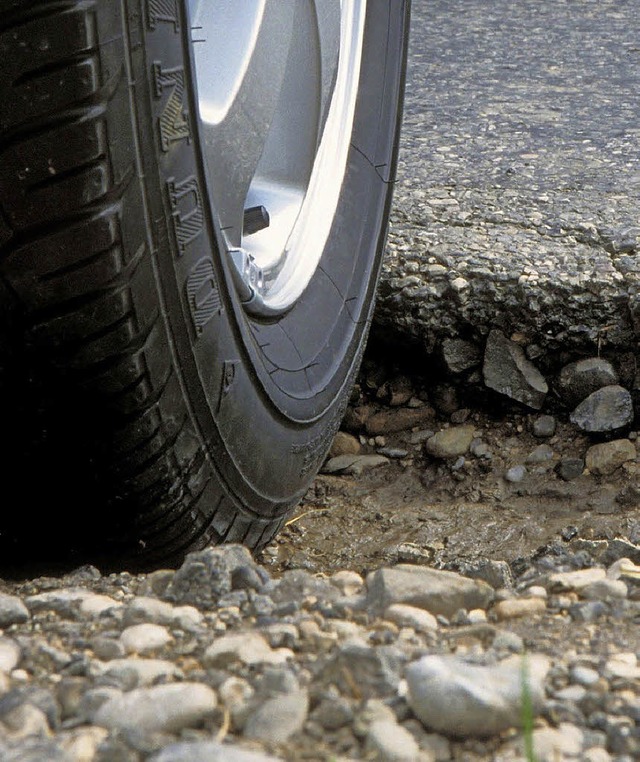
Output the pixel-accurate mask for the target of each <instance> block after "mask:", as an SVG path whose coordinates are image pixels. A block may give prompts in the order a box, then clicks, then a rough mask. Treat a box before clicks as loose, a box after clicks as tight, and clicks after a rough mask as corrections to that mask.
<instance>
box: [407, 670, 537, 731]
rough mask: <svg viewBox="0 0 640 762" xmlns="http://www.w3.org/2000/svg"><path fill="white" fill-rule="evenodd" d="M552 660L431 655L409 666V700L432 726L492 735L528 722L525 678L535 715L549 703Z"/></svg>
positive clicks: (435, 728) (440, 728)
mask: <svg viewBox="0 0 640 762" xmlns="http://www.w3.org/2000/svg"><path fill="white" fill-rule="evenodd" d="M548 669H549V661H548V659H547V658H546V657H544V656H540V655H531V656H529V657H527V658H526V659H522V658H520V657H509V658H508V659H505V660H504V661H502V662H499V663H498V664H496V665H490V666H481V665H477V664H471V663H469V662H466V661H463V660H462V659H459V658H458V657H455V656H425V657H423V658H422V659H420V660H419V661H417V662H413V663H412V664H410V665H409V666H408V667H407V669H406V676H407V684H408V689H409V692H408V701H409V705H410V706H411V708H412V710H413V711H414V713H415V714H416V716H417V717H418V718H419V719H420V720H421V721H422V722H423V723H424V725H425V726H426V727H428V728H431V729H433V730H436V731H437V732H439V733H443V734H444V735H448V736H463V737H465V736H487V735H492V734H494V733H500V732H502V731H503V730H506V729H507V728H512V727H519V726H520V724H521V723H522V718H523V711H522V702H523V698H522V695H523V690H522V682H523V680H527V682H528V685H529V697H530V700H531V707H532V710H533V712H534V714H537V713H538V712H540V711H541V709H542V706H543V703H544V680H545V677H546V674H547V671H548Z"/></svg>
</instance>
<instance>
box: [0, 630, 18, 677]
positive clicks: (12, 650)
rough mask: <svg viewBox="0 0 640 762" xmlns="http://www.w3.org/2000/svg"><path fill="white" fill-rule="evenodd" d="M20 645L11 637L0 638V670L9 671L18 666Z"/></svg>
mask: <svg viewBox="0 0 640 762" xmlns="http://www.w3.org/2000/svg"><path fill="white" fill-rule="evenodd" d="M21 652H22V651H21V648H20V646H19V645H18V644H17V643H16V642H15V640H11V638H0V672H11V671H12V670H14V669H15V668H16V667H17V666H18V662H19V661H20V654H21Z"/></svg>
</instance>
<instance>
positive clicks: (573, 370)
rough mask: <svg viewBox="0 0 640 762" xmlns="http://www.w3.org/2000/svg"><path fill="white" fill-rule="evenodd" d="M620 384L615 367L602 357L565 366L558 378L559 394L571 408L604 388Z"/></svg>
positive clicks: (590, 358)
mask: <svg viewBox="0 0 640 762" xmlns="http://www.w3.org/2000/svg"><path fill="white" fill-rule="evenodd" d="M617 383H618V374H617V373H616V371H615V369H614V367H613V365H612V364H611V363H610V362H609V361H608V360H605V359H603V358H601V357H588V358H586V359H584V360H578V361H577V362H572V363H569V364H568V365H565V366H564V367H563V368H562V370H561V371H560V375H559V376H558V384H557V387H558V392H559V393H560V396H561V397H562V399H563V400H564V401H565V402H566V404H567V405H568V406H569V407H575V406H576V405H578V404H579V403H580V402H582V400H583V399H586V398H587V397H588V396H589V395H590V394H593V392H596V391H598V389H602V387H603V386H611V385H612V384H617Z"/></svg>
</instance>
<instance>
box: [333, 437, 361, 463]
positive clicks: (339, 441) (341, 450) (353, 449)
mask: <svg viewBox="0 0 640 762" xmlns="http://www.w3.org/2000/svg"><path fill="white" fill-rule="evenodd" d="M361 449H362V446H361V444H360V442H359V441H358V440H357V439H356V437H354V436H353V435H352V434H347V432H346V431H339V432H338V433H337V434H336V436H335V438H334V440H333V444H332V445H331V449H330V450H329V457H330V458H337V457H338V456H339V455H358V454H359V453H360V450H361Z"/></svg>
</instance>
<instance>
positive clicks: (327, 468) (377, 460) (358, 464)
mask: <svg viewBox="0 0 640 762" xmlns="http://www.w3.org/2000/svg"><path fill="white" fill-rule="evenodd" d="M388 462H389V460H388V458H385V457H384V456H383V455H338V457H337V458H331V460H329V461H327V462H326V463H325V464H324V466H323V467H322V473H323V474H341V473H342V474H352V475H353V476H359V475H360V474H361V473H362V472H363V471H368V470H370V469H372V468H378V466H386V465H387V463H388Z"/></svg>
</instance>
